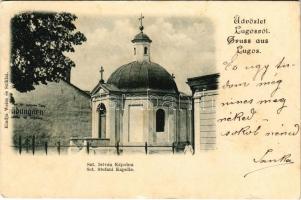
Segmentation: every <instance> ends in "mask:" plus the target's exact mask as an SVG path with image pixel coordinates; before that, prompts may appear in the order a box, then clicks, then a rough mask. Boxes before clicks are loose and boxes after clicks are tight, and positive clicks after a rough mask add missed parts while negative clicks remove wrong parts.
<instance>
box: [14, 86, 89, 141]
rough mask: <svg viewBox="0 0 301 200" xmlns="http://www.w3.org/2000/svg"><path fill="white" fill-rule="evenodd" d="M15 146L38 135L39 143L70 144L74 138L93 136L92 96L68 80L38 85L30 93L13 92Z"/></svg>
mask: <svg viewBox="0 0 301 200" xmlns="http://www.w3.org/2000/svg"><path fill="white" fill-rule="evenodd" d="M12 94H13V101H12V102H13V103H14V104H12V110H11V118H12V123H13V135H14V143H16V142H17V141H18V138H19V135H21V136H22V138H23V139H25V138H26V137H31V136H32V135H35V137H36V143H40V142H43V141H45V140H47V141H49V144H54V143H56V142H57V141H60V142H61V144H69V139H70V137H71V136H72V137H91V125H92V119H91V118H92V113H91V106H90V96H89V94H88V93H86V92H84V91H82V90H80V89H78V88H77V87H75V86H74V85H72V84H70V83H67V82H65V81H60V82H58V83H48V84H47V85H38V86H36V87H35V90H33V91H31V92H27V93H20V92H18V91H16V90H13V91H12Z"/></svg>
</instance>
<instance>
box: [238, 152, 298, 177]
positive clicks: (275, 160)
mask: <svg viewBox="0 0 301 200" xmlns="http://www.w3.org/2000/svg"><path fill="white" fill-rule="evenodd" d="M273 151H274V150H273V149H268V150H267V151H265V153H264V154H263V156H261V157H259V158H253V162H254V163H257V164H265V163H271V164H273V165H269V166H265V167H261V168H258V169H255V170H252V171H250V172H248V173H246V174H244V176H243V177H244V178H246V177H247V176H248V175H249V174H252V173H254V172H258V171H261V170H264V169H268V168H272V167H277V166H281V165H287V164H293V163H294V162H293V161H292V159H291V156H292V154H290V153H288V154H284V155H280V156H276V157H274V156H271V153H272V152H273Z"/></svg>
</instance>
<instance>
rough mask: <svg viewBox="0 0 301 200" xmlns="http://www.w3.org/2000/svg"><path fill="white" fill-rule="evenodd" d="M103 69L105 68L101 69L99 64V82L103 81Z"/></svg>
mask: <svg viewBox="0 0 301 200" xmlns="http://www.w3.org/2000/svg"><path fill="white" fill-rule="evenodd" d="M104 71H105V70H104V69H103V67H102V66H100V70H99V72H100V81H101V82H104V80H103V72H104Z"/></svg>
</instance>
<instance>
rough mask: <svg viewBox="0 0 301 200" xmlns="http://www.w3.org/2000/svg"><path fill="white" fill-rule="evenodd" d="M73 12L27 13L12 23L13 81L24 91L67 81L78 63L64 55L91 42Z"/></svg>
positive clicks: (14, 18)
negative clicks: (77, 26)
mask: <svg viewBox="0 0 301 200" xmlns="http://www.w3.org/2000/svg"><path fill="white" fill-rule="evenodd" d="M76 19H77V17H76V16H75V15H73V14H70V13H39V12H26V13H21V14H18V15H16V16H14V17H13V18H12V20H11V30H12V34H11V38H12V40H11V61H10V65H11V66H10V67H11V82H12V84H13V87H14V88H16V89H17V90H18V91H20V92H27V91H30V90H33V89H34V85H39V84H40V83H42V84H47V81H48V82H53V81H56V82H57V81H59V80H61V79H66V78H67V76H68V73H69V72H70V70H71V68H72V67H75V63H74V62H73V61H72V60H71V59H70V58H68V57H66V56H65V55H64V52H74V45H81V44H82V43H83V42H85V41H86V40H87V39H86V37H85V36H84V34H82V33H81V32H78V31H76V26H75V25H74V23H73V22H74V21H75V20H76Z"/></svg>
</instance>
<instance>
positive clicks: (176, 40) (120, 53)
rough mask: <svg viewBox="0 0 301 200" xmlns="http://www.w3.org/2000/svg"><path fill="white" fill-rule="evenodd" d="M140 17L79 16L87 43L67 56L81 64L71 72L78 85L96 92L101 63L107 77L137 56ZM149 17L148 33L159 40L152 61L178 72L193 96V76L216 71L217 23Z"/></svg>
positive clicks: (179, 83)
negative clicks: (135, 39) (189, 83)
mask: <svg viewBox="0 0 301 200" xmlns="http://www.w3.org/2000/svg"><path fill="white" fill-rule="evenodd" d="M139 16H140V13H138V12H137V17H133V15H131V16H112V15H110V16H102V15H77V17H78V19H77V20H76V22H75V25H76V27H77V30H78V31H80V32H82V33H83V34H84V35H85V36H86V37H87V41H86V42H85V43H83V44H82V45H80V46H76V48H75V52H74V53H68V54H67V56H68V57H70V58H71V59H72V60H73V61H74V62H75V64H76V67H75V68H73V69H72V72H71V82H72V83H73V84H74V85H76V86H78V87H79V88H81V89H83V90H89V91H91V90H92V89H93V88H94V87H95V86H96V84H97V83H98V81H99V79H100V72H99V70H100V66H103V68H104V70H105V71H104V79H105V81H106V80H107V79H108V78H109V76H110V75H111V73H112V72H114V71H115V70H116V69H117V68H118V67H120V66H121V65H124V64H127V63H129V62H132V61H133V60H134V55H133V44H132V42H131V40H132V39H133V38H134V36H135V35H136V34H138V33H139V32H140V31H139V20H138V17H139ZM144 17H145V18H144V20H143V26H144V33H145V34H147V35H148V36H149V37H150V39H151V40H152V41H153V42H152V43H151V49H150V51H151V61H152V62H155V63H158V64H160V65H161V66H162V67H164V68H165V69H166V70H167V71H168V72H169V73H170V74H172V73H173V74H174V75H175V81H176V83H177V86H178V89H179V90H180V91H182V92H185V93H187V94H191V91H190V89H189V86H188V85H187V84H186V81H187V78H191V77H196V76H202V75H207V74H211V73H215V72H216V66H215V44H214V27H213V24H212V23H211V21H210V20H209V19H208V18H205V17H190V16H189V17H185V16H182V17H178V16H177V17H171V16H162V17H160V16H159V15H158V16H157V17H150V16H149V17H148V16H144Z"/></svg>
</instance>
